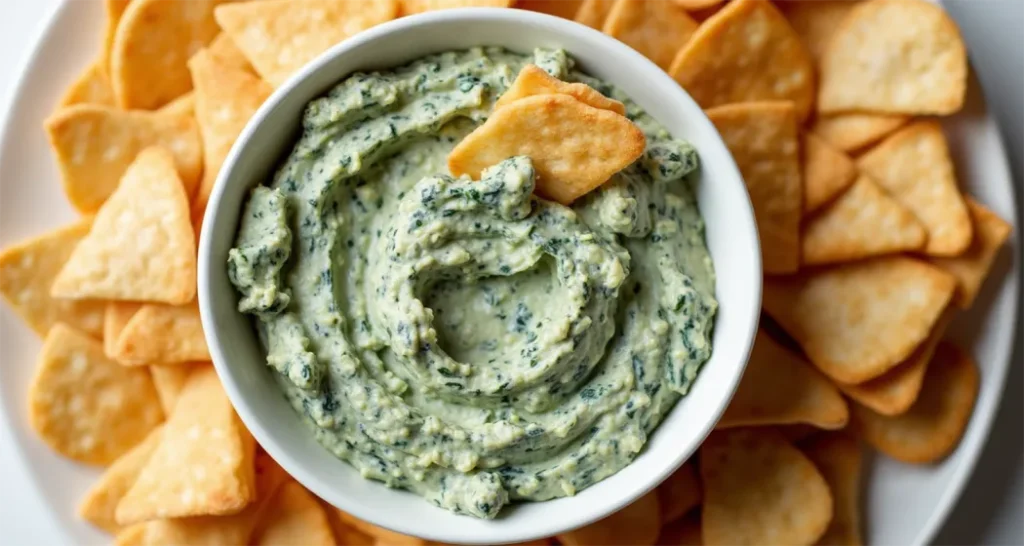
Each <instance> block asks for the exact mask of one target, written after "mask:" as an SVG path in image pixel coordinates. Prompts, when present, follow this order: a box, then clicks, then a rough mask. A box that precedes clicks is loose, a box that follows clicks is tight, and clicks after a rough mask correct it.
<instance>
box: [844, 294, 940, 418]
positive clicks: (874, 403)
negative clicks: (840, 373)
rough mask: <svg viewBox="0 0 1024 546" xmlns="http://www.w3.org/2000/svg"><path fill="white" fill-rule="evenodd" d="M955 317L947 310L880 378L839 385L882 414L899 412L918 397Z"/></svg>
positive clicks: (847, 394) (860, 401)
mask: <svg viewBox="0 0 1024 546" xmlns="http://www.w3.org/2000/svg"><path fill="white" fill-rule="evenodd" d="M952 318H953V313H952V311H950V310H947V311H946V312H945V313H944V314H943V315H942V317H940V318H939V320H938V321H937V322H936V323H935V326H934V327H933V328H932V331H931V333H930V334H928V338H927V339H925V340H924V341H923V342H922V343H921V345H919V346H918V347H917V349H916V350H914V353H913V354H911V355H910V357H909V358H907V359H906V360H904V361H903V362H901V363H900V364H899V365H898V366H896V367H894V368H893V369H891V370H889V371H887V372H885V373H884V374H882V375H881V376H879V377H876V378H874V379H872V380H870V381H865V382H864V383H858V384H856V385H845V384H843V383H838V384H837V386H838V387H839V389H840V390H842V391H843V393H845V394H846V396H849V397H850V398H851V399H852V400H853V401H854V402H857V403H858V404H860V405H862V406H866V407H868V408H870V409H872V410H874V411H876V412H878V413H881V414H882V415H899V414H901V413H903V412H905V411H907V410H908V409H909V408H910V406H912V405H913V404H914V401H915V400H917V395H918V393H920V392H921V384H922V383H923V382H924V374H925V370H927V369H928V363H929V362H931V360H932V355H934V354H935V348H936V347H937V346H938V345H939V341H941V340H942V336H943V334H944V333H945V332H946V327H947V326H948V325H949V322H950V321H951V320H952Z"/></svg>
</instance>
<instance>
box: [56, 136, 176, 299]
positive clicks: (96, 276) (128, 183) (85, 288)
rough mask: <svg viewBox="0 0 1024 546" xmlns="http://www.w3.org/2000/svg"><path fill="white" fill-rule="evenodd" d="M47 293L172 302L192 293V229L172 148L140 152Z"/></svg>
mask: <svg viewBox="0 0 1024 546" xmlns="http://www.w3.org/2000/svg"><path fill="white" fill-rule="evenodd" d="M50 293H51V294H53V295H54V296H56V297H64V298H76V299H82V298H106V299H115V300H138V301H161V302H167V303H185V302H188V301H189V300H191V299H192V298H193V297H194V296H195V293H196V244H195V237H194V235H193V233H192V223H191V218H190V217H189V210H188V198H187V197H186V196H185V190H184V189H183V188H182V186H181V180H179V179H178V175H177V174H176V173H175V171H174V158H173V157H171V154H170V153H168V152H167V151H166V150H163V149H162V148H147V149H146V150H143V151H142V152H141V153H140V154H139V157H138V159H136V161H135V162H134V163H132V165H131V166H130V167H129V168H128V170H127V171H126V172H125V174H124V178H123V179H122V180H121V185H120V186H118V188H117V191H115V192H114V194H113V195H111V196H110V199H108V200H107V202H106V203H104V204H103V207H101V208H100V210H99V212H98V213H97V214H96V218H95V220H94V221H93V224H92V229H91V230H90V231H89V234H88V235H86V237H85V238H84V239H82V242H81V243H79V244H78V246H77V247H75V250H74V252H72V253H71V257H70V258H68V262H67V263H66V264H64V268H63V269H61V271H60V273H59V274H58V275H57V278H56V279H55V280H54V281H53V286H52V288H51V290H50Z"/></svg>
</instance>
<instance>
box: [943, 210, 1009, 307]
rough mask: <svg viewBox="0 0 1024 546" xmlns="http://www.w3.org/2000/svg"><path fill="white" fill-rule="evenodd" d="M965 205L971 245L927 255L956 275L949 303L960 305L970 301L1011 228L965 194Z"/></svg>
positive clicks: (967, 305)
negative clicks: (952, 254)
mask: <svg viewBox="0 0 1024 546" xmlns="http://www.w3.org/2000/svg"><path fill="white" fill-rule="evenodd" d="M967 209H968V211H970V213H971V221H972V222H973V224H974V229H973V231H974V240H973V241H972V242H971V246H969V247H967V250H966V251H965V252H964V253H963V254H961V255H960V256H957V257H955V258H931V259H930V261H931V262H932V263H933V264H935V265H937V266H939V267H941V268H942V269H943V270H944V271H946V272H947V273H949V274H950V275H953V277H955V278H956V294H955V295H954V296H953V303H955V304H956V305H957V306H959V307H960V308H961V309H967V308H969V307H970V306H971V304H972V303H974V298H976V297H977V296H978V292H979V291H980V290H981V285H982V283H984V282H985V278H986V277H988V272H989V270H990V269H991V268H992V263H993V262H994V261H995V259H996V256H997V255H998V254H999V249H1001V248H1002V246H1003V243H1005V242H1006V239H1007V238H1009V236H1010V232H1011V231H1012V230H1013V228H1012V227H1011V226H1010V224H1008V223H1006V221H1005V220H1003V219H1002V218H1000V217H999V216H997V215H996V214H995V213H994V212H992V211H990V210H988V209H987V208H985V207H984V205H982V204H981V203H978V202H977V201H974V200H973V199H970V198H967Z"/></svg>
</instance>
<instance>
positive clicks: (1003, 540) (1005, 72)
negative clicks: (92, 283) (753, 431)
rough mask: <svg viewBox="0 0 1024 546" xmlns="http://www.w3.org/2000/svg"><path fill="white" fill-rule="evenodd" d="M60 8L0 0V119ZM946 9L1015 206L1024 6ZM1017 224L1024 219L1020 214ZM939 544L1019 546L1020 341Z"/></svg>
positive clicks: (44, 537)
mask: <svg viewBox="0 0 1024 546" xmlns="http://www.w3.org/2000/svg"><path fill="white" fill-rule="evenodd" d="M60 1H61V0H0V112H6V110H7V101H8V100H9V97H10V95H11V92H12V90H13V87H14V85H15V83H16V77H17V75H18V73H19V72H20V69H21V66H22V64H23V63H24V62H25V60H26V58H27V56H28V54H29V49H30V47H31V45H32V43H33V42H34V40H35V39H36V37H37V36H38V35H39V33H40V32H41V30H42V26H43V24H44V23H45V21H46V19H47V17H48V15H49V14H50V13H51V12H52V11H53V10H54V9H55V8H56V6H57V5H58V4H59V3H60ZM69 1H87V0H69ZM945 3H946V5H947V6H948V9H949V11H950V12H951V13H952V14H953V16H954V17H956V19H957V20H958V22H959V23H960V26H961V29H962V30H963V33H964V35H965V37H966V39H967V42H968V49H969V53H970V56H971V60H972V63H973V65H974V68H975V69H976V70H977V72H978V73H979V76H980V78H981V80H982V84H983V86H984V88H985V93H986V96H987V99H988V101H989V107H990V109H991V111H992V112H993V114H994V115H995V116H996V117H997V120H998V121H999V123H1000V125H1001V129H1002V131H1003V136H1004V138H1005V140H1006V147H1007V151H1008V152H1009V155H1010V162H1011V169H1012V172H1013V177H1014V181H1015V183H1016V185H1017V191H1018V203H1017V206H1018V207H1020V202H1019V198H1020V196H1021V180H1022V158H1024V134H1022V133H1024V1H1022V0H953V1H947V2H945ZM1017 217H1018V218H1022V216H1021V214H1020V209H1019V208H1018V214H1017ZM1018 322H1019V321H1018ZM0 355H2V348H0ZM6 364H10V363H5V365H6ZM11 442H12V439H11V438H10V436H9V434H8V432H7V431H6V430H4V429H0V544H5V545H7V544H10V545H12V546H15V545H22V544H24V545H34V544H48V543H54V541H55V540H56V539H55V536H54V535H53V534H52V530H48V529H47V525H49V524H51V523H52V521H53V520H52V519H51V518H49V517H45V514H46V513H47V511H48V510H49V508H48V507H47V506H46V505H45V504H44V503H43V501H42V499H40V498H39V497H38V496H36V495H35V493H34V491H33V488H32V487H31V484H30V483H28V477H27V476H26V475H25V474H23V473H22V472H20V470H19V468H20V462H19V461H18V456H17V454H16V452H15V450H14V448H13V446H12V445H11ZM936 542H937V543H938V544H1014V545H1019V544H1024V371H1022V354H1021V347H1020V340H1019V339H1018V342H1017V347H1016V352H1015V354H1014V357H1013V361H1012V364H1011V370H1010V373H1009V376H1008V383H1007V388H1006V393H1005V395H1004V400H1003V405H1002V408H1001V410H1000V413H999V416H998V417H997V420H996V423H995V426H994V428H993V431H992V437H991V439H990V440H989V443H988V445H987V446H986V448H985V451H984V453H983V454H982V456H981V459H980V460H979V463H978V468H977V470H976V471H975V473H974V477H973V478H972V480H971V482H970V484H969V485H968V486H967V488H966V490H965V492H964V494H963V496H962V497H961V500H960V502H959V504H958V506H957V508H956V510H955V511H954V512H953V514H952V516H951V518H950V520H949V521H948V523H947V524H946V526H945V527H944V528H943V530H942V532H941V533H940V534H939V536H938V538H937V540H936Z"/></svg>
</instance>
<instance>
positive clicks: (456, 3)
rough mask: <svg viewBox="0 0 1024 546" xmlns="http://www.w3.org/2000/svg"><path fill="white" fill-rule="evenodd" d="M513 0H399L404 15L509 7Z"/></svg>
mask: <svg viewBox="0 0 1024 546" xmlns="http://www.w3.org/2000/svg"><path fill="white" fill-rule="evenodd" d="M512 2H513V0H399V4H400V5H401V8H402V9H401V11H402V15H413V14H416V13H423V12H426V11H437V10H440V9H452V8H508V7H511V6H512Z"/></svg>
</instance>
